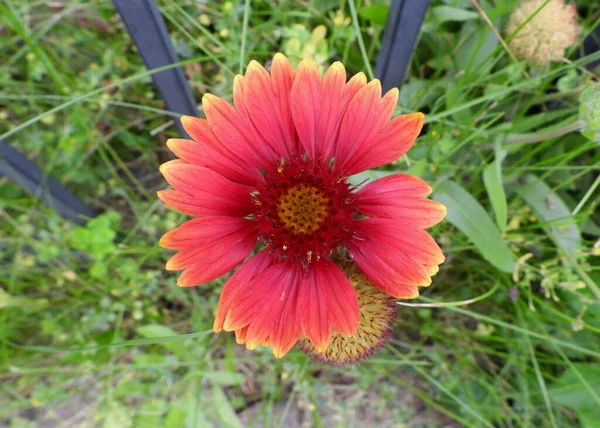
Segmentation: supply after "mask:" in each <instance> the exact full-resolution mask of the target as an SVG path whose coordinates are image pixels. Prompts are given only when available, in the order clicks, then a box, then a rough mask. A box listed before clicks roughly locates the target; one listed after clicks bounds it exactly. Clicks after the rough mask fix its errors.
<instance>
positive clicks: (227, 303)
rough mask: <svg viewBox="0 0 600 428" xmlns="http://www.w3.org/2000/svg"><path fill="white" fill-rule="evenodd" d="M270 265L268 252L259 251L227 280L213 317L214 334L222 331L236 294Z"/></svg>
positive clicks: (270, 258) (270, 259)
mask: <svg viewBox="0 0 600 428" xmlns="http://www.w3.org/2000/svg"><path fill="white" fill-rule="evenodd" d="M272 263H273V258H272V256H271V255H270V254H269V252H268V251H265V250H263V251H260V252H258V253H257V254H255V255H254V256H252V257H250V258H249V259H248V260H247V261H246V262H244V264H242V265H241V266H240V268H239V269H238V270H237V271H236V272H235V273H234V274H233V275H232V277H231V278H229V280H228V281H227V282H226V283H225V286H224V287H223V290H222V291H221V296H220V298H219V305H218V306H217V314H216V315H215V322H214V324H213V330H214V331H215V332H219V331H221V330H223V327H224V324H225V318H226V317H227V313H228V312H229V309H230V308H231V304H232V302H233V300H234V299H235V297H236V296H237V295H238V293H239V292H240V291H241V290H242V289H243V288H244V287H246V285H248V284H249V283H250V282H251V281H252V280H253V279H254V278H255V277H256V276H257V275H258V274H260V273H262V272H264V271H265V270H266V269H267V268H268V267H269V266H271V264H272ZM244 337H245V333H244Z"/></svg>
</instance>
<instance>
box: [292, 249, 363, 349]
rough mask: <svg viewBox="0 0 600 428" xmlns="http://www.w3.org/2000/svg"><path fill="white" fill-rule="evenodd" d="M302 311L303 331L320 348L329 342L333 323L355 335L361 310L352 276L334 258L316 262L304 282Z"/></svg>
mask: <svg viewBox="0 0 600 428" xmlns="http://www.w3.org/2000/svg"><path fill="white" fill-rule="evenodd" d="M299 314H300V322H301V326H302V333H303V334H304V335H305V336H306V337H307V338H308V339H309V340H310V341H311V343H312V344H313V345H314V346H315V348H316V349H317V350H318V351H319V352H324V351H325V349H327V346H329V341H330V339H331V333H332V330H331V329H332V327H333V328H335V329H336V331H338V332H340V333H345V334H347V335H349V336H352V335H353V334H354V333H355V332H356V329H357V328H358V322H359V320H360V313H359V308H358V298H357V296H356V291H355V290H354V287H353V286H352V283H351V282H350V280H349V279H348V278H347V277H346V275H344V273H343V272H342V271H341V270H340V269H339V268H338V267H337V266H336V265H335V264H334V263H332V262H330V261H321V262H317V263H313V264H312V266H311V268H310V269H309V270H308V272H307V273H306V274H305V276H304V277H303V279H302V282H301V284H300V293H299Z"/></svg>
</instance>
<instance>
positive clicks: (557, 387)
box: [548, 363, 600, 428]
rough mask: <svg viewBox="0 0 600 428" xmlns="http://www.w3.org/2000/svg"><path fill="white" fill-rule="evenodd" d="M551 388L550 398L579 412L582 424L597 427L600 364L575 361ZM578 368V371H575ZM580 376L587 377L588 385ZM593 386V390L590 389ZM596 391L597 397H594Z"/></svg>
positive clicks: (599, 411)
mask: <svg viewBox="0 0 600 428" xmlns="http://www.w3.org/2000/svg"><path fill="white" fill-rule="evenodd" d="M573 367H574V369H573V368H571V369H569V370H567V371H566V372H565V373H564V374H563V375H562V376H561V377H560V378H558V380H557V381H556V382H554V384H553V385H552V387H551V388H550V389H549V391H548V392H549V394H550V398H551V399H552V400H553V401H554V402H556V403H558V404H560V405H562V406H565V407H568V408H569V409H571V410H573V411H574V412H576V413H577V416H578V417H579V419H580V421H581V423H582V426H584V427H590V428H592V427H596V426H598V425H597V421H599V420H600V407H599V405H598V396H599V395H600V366H598V364H594V363H575V364H573ZM575 370H577V372H578V373H575ZM580 378H583V379H585V382H587V384H588V385H587V387H586V385H583V384H582V381H581V379H580ZM588 387H591V388H592V390H591V391H590V390H588ZM592 392H593V393H595V395H596V397H594V394H592Z"/></svg>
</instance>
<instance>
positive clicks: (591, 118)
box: [579, 84, 600, 143]
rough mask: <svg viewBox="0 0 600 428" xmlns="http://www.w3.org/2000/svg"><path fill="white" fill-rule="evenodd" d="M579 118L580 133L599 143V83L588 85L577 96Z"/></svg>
mask: <svg viewBox="0 0 600 428" xmlns="http://www.w3.org/2000/svg"><path fill="white" fill-rule="evenodd" d="M579 103H580V105H579V120H580V121H581V122H582V129H581V133H582V134H583V135H584V136H585V137H587V138H589V139H590V140H592V141H595V142H597V143H600V85H598V84H596V85H590V86H588V87H587V88H586V89H585V90H584V91H583V92H582V93H581V96H580V97H579Z"/></svg>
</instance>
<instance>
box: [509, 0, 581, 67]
mask: <svg viewBox="0 0 600 428" xmlns="http://www.w3.org/2000/svg"><path fill="white" fill-rule="evenodd" d="M546 2H547V0H524V1H523V3H522V4H521V6H519V7H518V8H516V9H515V10H514V11H513V13H512V14H511V15H510V19H509V21H508V25H507V26H506V35H507V36H510V35H511V34H513V33H515V32H516V31H517V30H518V33H517V34H515V35H514V37H513V38H512V39H511V40H510V42H509V44H508V46H509V47H510V49H511V50H512V51H513V52H514V54H515V55H516V57H517V58H519V59H521V60H525V61H527V62H528V63H529V64H531V65H533V66H540V65H545V64H548V63H549V62H551V61H560V60H561V59H562V58H563V57H564V56H565V49H567V48H568V47H570V46H573V45H574V44H575V41H576V40H577V35H578V34H579V26H578V25H577V10H576V9H575V5H573V4H565V3H564V1H563V0H550V1H549V2H548V3H547V4H546V5H545V6H544V3H546ZM540 8H542V9H541V10H539V11H538V9H540ZM536 11H538V12H537V14H536ZM534 14H535V16H533V18H531V20H529V21H528V22H527V20H528V19H529V18H530V17H531V16H532V15H534ZM525 22H527V23H526V24H525Z"/></svg>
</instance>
